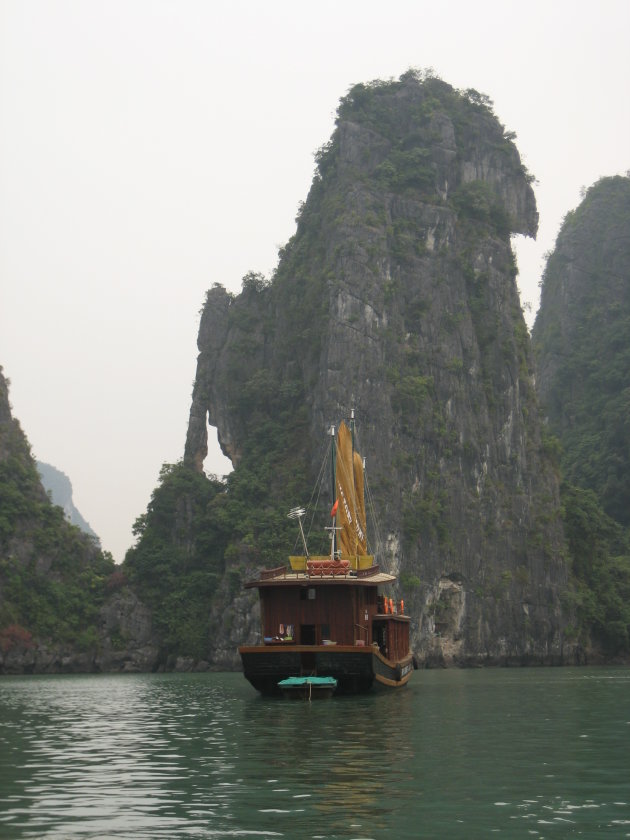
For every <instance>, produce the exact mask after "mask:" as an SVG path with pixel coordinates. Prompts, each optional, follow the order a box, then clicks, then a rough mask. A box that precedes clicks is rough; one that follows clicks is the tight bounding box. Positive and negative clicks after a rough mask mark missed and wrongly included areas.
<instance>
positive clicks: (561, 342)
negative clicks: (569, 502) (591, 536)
mask: <svg viewBox="0 0 630 840" xmlns="http://www.w3.org/2000/svg"><path fill="white" fill-rule="evenodd" d="M532 338H533V341H534V346H535V348H536V354H537V359H538V371H539V373H538V390H539V393H540V397H541V401H542V403H543V404H544V408H545V411H546V413H547V415H548V417H549V424H550V426H551V428H552V430H553V431H554V433H555V434H557V435H558V436H559V437H560V439H561V441H562V447H563V459H562V460H563V470H564V474H565V476H566V478H567V479H568V480H569V481H571V482H572V483H574V484H576V485H578V486H579V487H583V488H588V489H590V490H593V492H594V493H595V494H596V495H597V497H598V498H599V499H600V501H601V503H602V505H603V508H604V510H605V511H606V513H607V514H608V515H609V516H611V517H613V518H614V519H616V520H617V521H618V522H620V523H621V524H622V525H624V526H628V525H630V425H629V423H628V418H629V417H630V178H627V177H621V176H615V177H612V178H602V179H601V180H600V181H598V182H597V183H596V184H595V185H594V186H592V187H591V188H590V189H589V190H588V192H587V193H586V195H585V196H584V199H583V201H582V202H581V204H580V206H579V207H578V208H577V209H576V210H574V211H571V212H570V213H568V214H567V216H566V217H565V220H564V223H563V225H562V228H561V230H560V233H559V234H558V238H557V241H556V246H555V248H554V251H553V253H552V254H551V255H550V257H549V260H548V263H547V267H546V270H545V275H544V279H543V285H542V294H541V301H540V310H539V312H538V316H537V318H536V323H535V325H534V330H533V334H532Z"/></svg>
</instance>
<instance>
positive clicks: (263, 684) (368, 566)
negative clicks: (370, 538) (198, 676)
mask: <svg viewBox="0 0 630 840" xmlns="http://www.w3.org/2000/svg"><path fill="white" fill-rule="evenodd" d="M353 414H354V413H353ZM331 435H332V446H331V452H332V487H333V505H332V510H331V517H332V526H331V527H330V528H328V529H327V530H329V531H330V534H331V550H330V554H329V555H326V556H315V557H313V556H310V555H309V552H308V548H307V541H306V538H305V536H304V530H303V527H302V516H303V515H304V514H305V511H304V510H302V509H300V508H296V509H294V510H293V511H291V513H290V514H289V516H290V517H293V518H297V519H298V522H299V525H300V533H301V535H302V542H303V546H304V552H305V553H304V555H303V556H297V557H289V565H288V566H279V567H278V568H274V569H267V570H264V571H262V572H261V574H260V577H259V578H258V579H257V580H253V581H250V582H249V583H247V584H246V587H247V588H257V589H258V592H259V597H260V612H261V629H262V638H263V643H262V644H259V645H251V646H250V645H245V646H243V647H240V648H239V653H240V655H241V660H242V663H243V670H244V673H245V677H246V678H247V679H248V680H249V682H250V683H251V684H252V685H253V686H254V688H256V689H257V690H258V691H260V692H261V693H262V694H265V695H271V694H279V693H280V691H281V687H280V685H279V683H281V682H283V681H285V686H286V681H287V680H289V679H290V678H304V677H313V676H316V677H330V678H332V679H333V680H335V681H336V684H337V685H336V694H357V693H361V692H365V691H369V690H370V689H372V688H373V687H388V688H390V687H391V688H398V687H400V686H404V685H405V684H406V683H407V682H408V680H409V678H410V676H411V673H412V671H413V667H414V665H413V656H412V654H411V651H410V649H409V626H410V619H409V616H407V615H405V614H404V602H403V601H400V602H399V604H395V603H394V602H393V600H392V599H391V598H389V597H387V596H386V594H385V592H384V590H385V587H387V586H388V585H390V584H392V583H393V582H394V581H395V580H396V578H395V576H394V575H390V574H387V573H386V572H384V571H382V570H381V569H379V567H378V565H376V564H375V562H374V557H373V556H372V555H369V554H368V553H367V538H366V518H365V500H364V476H363V462H362V460H361V457H360V456H359V454H358V453H357V452H356V451H355V449H354V419H353V420H352V421H351V429H349V428H348V426H347V425H346V424H345V423H341V425H340V427H339V431H338V434H337V437H336V439H335V434H334V429H333V430H332V431H331ZM302 685H308V683H306V682H305V681H304V680H302ZM285 693H286V692H285Z"/></svg>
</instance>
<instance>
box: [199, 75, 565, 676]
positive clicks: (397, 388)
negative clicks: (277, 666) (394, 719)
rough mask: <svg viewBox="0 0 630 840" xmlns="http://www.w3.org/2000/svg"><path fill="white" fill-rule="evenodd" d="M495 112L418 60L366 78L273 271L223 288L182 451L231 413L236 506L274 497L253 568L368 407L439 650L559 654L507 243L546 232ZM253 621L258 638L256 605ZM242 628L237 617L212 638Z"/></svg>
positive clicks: (385, 520)
mask: <svg viewBox="0 0 630 840" xmlns="http://www.w3.org/2000/svg"><path fill="white" fill-rule="evenodd" d="M490 106H491V103H490V102H489V101H488V100H487V98H486V97H484V96H482V95H480V94H478V93H477V92H476V91H472V90H471V91H466V92H461V91H456V90H454V89H453V88H452V87H450V86H449V85H448V84H446V83H444V82H442V81H441V80H439V79H435V78H422V77H421V76H419V75H418V74H417V73H415V72H409V73H407V74H405V75H404V76H402V77H401V78H400V80H398V81H393V82H383V83H381V82H376V83H372V84H369V85H357V86H356V87H354V88H352V90H351V91H350V92H349V94H348V95H347V96H346V97H345V98H344V99H343V100H342V101H341V104H340V107H339V110H338V119H337V125H336V129H335V131H334V134H333V136H332V138H331V140H330V142H329V143H328V144H326V146H324V147H323V148H322V149H321V150H320V151H319V153H318V154H317V156H316V160H317V171H316V174H315V178H314V181H313V185H312V187H311V190H310V193H309V195H308V198H307V200H306V202H305V203H304V205H303V206H302V207H301V210H300V213H299V217H298V222H297V230H296V233H295V235H294V236H293V238H292V239H291V240H290V241H289V243H288V244H287V245H286V247H285V248H284V249H283V250H282V251H281V254H280V261H279V265H278V268H277V271H276V273H275V275H274V277H273V278H272V280H271V281H267V280H265V279H264V278H262V277H261V276H259V275H255V274H251V275H248V276H247V277H246V278H245V279H244V281H243V290H242V292H241V294H240V295H238V296H237V297H234V296H231V295H230V294H228V293H227V292H226V291H225V290H224V289H223V288H222V287H221V286H215V287H214V288H213V289H211V290H210V291H209V292H208V295H207V300H206V305H205V307H204V311H203V315H202V319H201V324H200V329H199V339H198V345H199V350H200V355H199V360H198V368H197V376H196V381H195V387H194V393H193V401H192V406H191V412H190V424H189V430H188V437H187V441H186V449H185V459H184V463H185V465H187V466H188V468H190V469H193V470H197V471H200V470H201V468H202V464H203V459H204V457H205V454H206V450H207V421H209V422H210V424H211V425H213V426H216V427H217V429H218V436H219V441H220V443H221V446H222V448H223V450H224V452H225V453H226V454H227V455H228V456H229V457H230V458H231V460H232V463H233V465H234V467H235V472H234V474H233V476H231V478H230V481H231V489H230V487H229V488H228V497H229V496H230V492H232V498H231V500H229V503H233V502H234V496H235V488H238V487H241V490H242V492H243V494H244V495H243V508H242V510H243V517H245V518H247V517H249V520H251V519H252V511H253V512H254V513H255V512H256V511H258V512H259V513H260V516H259V519H258V523H257V524H253V525H252V524H251V523H250V524H248V527H247V533H241V534H240V536H239V540H240V542H239V546H240V548H239V549H238V550H233V551H232V552H231V555H230V560H229V562H227V561H226V569H228V568H230V567H232V568H233V569H237V570H239V569H242V568H244V564H245V565H246V564H247V563H251V562H254V563H256V562H258V563H262V562H268V560H269V559H271V558H270V554H269V552H267V551H265V550H260V544H261V540H264V539H265V536H264V535H265V532H266V529H268V528H269V527H273V522H274V521H276V520H274V519H272V517H271V515H270V513H271V511H272V510H273V512H274V515H275V514H277V512H278V511H279V510H280V509H281V508H282V506H286V505H288V504H290V505H293V504H298V503H304V502H305V501H307V499H308V497H306V498H304V495H299V494H305V493H306V486H307V484H309V483H311V484H312V483H314V481H315V478H316V475H317V467H318V466H319V453H320V452H321V445H322V441H323V440H325V437H326V431H327V428H328V426H329V425H330V424H331V423H335V422H337V421H338V420H339V419H340V418H347V417H348V416H349V414H350V410H351V409H352V408H354V409H355V410H356V414H357V418H358V424H359V431H360V437H361V447H362V452H363V453H364V454H367V456H368V470H369V474H370V476H371V486H372V491H373V494H374V497H375V501H376V506H377V510H378V512H379V519H380V523H381V527H382V529H383V530H384V532H385V533H384V535H383V536H384V546H385V548H384V554H383V556H381V557H380V562H381V565H383V566H385V567H387V568H389V569H390V570H391V571H393V572H395V573H398V574H399V576H400V581H399V585H400V587H401V593H402V594H403V595H404V597H405V601H406V604H408V605H409V606H408V611H410V612H411V614H412V615H413V616H414V617H415V618H416V620H417V621H416V623H415V624H414V630H413V647H414V649H415V651H416V653H417V654H418V655H419V656H420V657H421V658H423V659H424V660H425V661H427V662H433V661H435V662H441V661H444V662H458V663H472V662H478V661H485V662H528V661H560V660H561V658H562V657H563V655H565V656H566V654H567V651H568V650H569V647H570V644H568V643H567V641H566V639H565V637H564V626H565V623H566V621H567V617H566V616H564V615H563V612H562V607H561V595H562V593H563V591H564V590H565V589H566V586H567V568H566V562H565V559H564V554H563V536H562V526H561V522H560V519H559V501H558V486H557V478H556V476H555V474H554V472H553V469H552V468H551V466H550V464H549V463H548V461H547V459H546V458H545V456H544V453H543V450H542V445H541V435H540V423H539V413H538V406H537V402H536V396H535V393H534V388H533V384H532V383H533V369H532V359H531V353H530V345H529V337H528V334H527V329H526V326H525V323H524V320H523V316H522V312H521V308H520V303H519V297H518V292H517V288H516V283H515V277H516V274H517V269H516V265H515V259H514V255H513V253H512V250H511V247H510V236H511V234H513V233H522V234H526V235H530V236H534V235H535V233H536V228H537V212H536V206H535V200H534V195H533V192H532V189H531V186H530V180H531V179H530V178H529V177H528V175H527V172H526V170H525V169H524V167H523V165H522V164H521V161H520V158H519V154H518V151H517V149H516V147H515V145H514V143H513V142H512V141H513V136H512V135H510V134H508V133H506V132H505V131H504V129H503V127H502V126H501V125H500V123H499V122H498V120H497V119H496V117H495V116H494V114H493V112H492V109H491V107H490ZM289 491H291V492H289ZM226 504H228V502H227V501H226ZM286 509H288V508H286ZM264 511H267V514H266V515H263V512H264ZM276 518H277V521H278V522H280V519H279V514H278V515H277V517H276ZM249 520H248V522H249ZM235 527H236V526H235ZM237 530H238V528H237ZM278 542H280V541H278ZM288 549H289V546H288V545H285V546H284V548H281V547H280V545H278V552H279V553H278V554H277V555H276V561H275V562H276V564H277V562H283V561H284V558H285V555H286V553H287V551H288ZM243 552H244V553H243ZM247 609H249V606H248V607H247ZM238 625H239V632H240V633H241V639H239V641H240V640H242V641H245V640H246V639H247V638H249V639H253V638H255V635H256V632H257V630H258V627H257V621H256V618H255V613H251V614H240V616H239V621H238ZM226 639H227V640H228V641H229V643H230V644H232V643H233V642H234V641H236V639H235V638H234V637H233V636H229V634H228V635H226V632H224V628H223V625H222V624H221V622H219V623H218V624H217V626H216V627H215V632H214V635H213V640H214V641H213V642H212V643H213V644H218V645H221V644H223V645H224V646H225V645H226ZM228 646H229V645H228Z"/></svg>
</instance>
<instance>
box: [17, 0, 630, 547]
mask: <svg viewBox="0 0 630 840" xmlns="http://www.w3.org/2000/svg"><path fill="white" fill-rule="evenodd" d="M629 32H630V2H629V0H619V2H617V1H616V0H600V2H599V3H593V2H588V3H587V2H580V0H569V1H568V2H564V0H555V1H554V0H544V2H539V0H529V2H523V0H521V2H518V3H516V2H512V0H497V2H491V0H476V2H470V0H461V1H460V2H456V1H455V0H450V2H449V0H441V2H436V0H430V2H426V1H425V0H415V2H411V0H409V2H404V1H403V0H389V2H388V3H384V2H382V1H381V2H373V0H345V1H344V0H334V2H333V1H332V0H317V2H310V0H302V2H297V0H291V2H289V1H288V0H287V2H284V0H282V1H281V0H265V2H262V0H256V1H255V2H254V0H237V1H236V2H234V1H233V2H225V0H224V1H223V2H217V1H216V0H215V2H211V0H205V1H204V2H201V0H177V2H175V0H173V1H172V2H171V1H170V0H169V1H168V2H166V0H50V1H49V2H45V1H44V0H0V364H2V365H3V366H4V372H5V375H6V376H8V377H9V378H10V379H11V383H12V386H11V402H12V406H13V412H14V416H16V417H17V418H18V419H19V420H20V422H21V424H22V427H23V429H24V431H25V432H26V434H27V436H28V438H29V440H30V442H31V444H32V447H33V452H34V454H35V456H36V457H37V458H39V459H40V460H43V461H46V462H48V463H51V464H53V465H54V466H56V467H57V468H58V469H61V470H63V471H64V472H65V473H66V474H67V475H68V476H69V477H70V479H71V481H72V484H73V488H74V501H75V504H76V505H77V506H78V508H79V509H80V511H81V513H82V514H83V515H84V516H85V517H86V519H88V521H89V522H90V524H91V525H92V527H93V528H94V529H95V530H96V532H97V533H98V534H99V535H100V536H101V539H102V542H103V547H104V548H105V549H107V550H109V551H111V552H112V553H113V554H114V557H115V559H116V560H117V561H120V560H122V559H123V557H124V553H125V550H126V549H127V548H128V547H129V546H130V545H131V544H132V543H133V538H132V536H131V525H132V523H133V521H134V519H135V518H136V517H137V516H138V515H140V514H141V513H143V512H144V510H145V509H146V505H147V502H148V501H149V498H150V494H151V492H152V490H153V489H154V487H155V486H156V484H157V477H158V472H159V469H160V466H161V464H162V463H163V462H165V461H168V462H173V461H176V460H178V459H179V458H180V457H181V456H182V454H183V448H184V441H185V436H186V427H187V422H188V411H189V408H190V397H191V392H192V382H193V379H194V375H195V365H196V356H197V348H196V337H197V328H198V323H199V314H198V313H199V310H200V308H201V306H202V303H203V300H204V294H205V291H206V289H208V288H209V287H210V286H211V285H212V284H213V283H215V282H220V283H222V284H223V285H225V286H226V287H227V288H229V289H231V290H233V291H239V289H240V283H241V278H242V277H243V275H244V274H245V273H246V272H247V271H249V270H254V271H262V272H264V273H266V274H268V273H269V272H271V271H272V270H273V268H274V266H275V264H276V259H277V249H278V247H279V246H281V245H283V244H284V243H285V242H286V241H287V239H288V238H289V237H290V236H291V235H292V233H293V232H294V230H295V222H294V218H295V214H296V211H297V207H298V204H299V202H300V201H303V200H304V199H305V198H306V194H307V191H308V188H309V185H310V182H311V178H312V173H313V167H314V163H313V153H314V152H315V150H316V149H317V148H318V147H319V146H320V145H321V144H322V143H324V142H326V141H327V140H328V139H329V137H330V134H331V132H332V130H333V121H334V115H335V111H336V108H337V104H338V101H339V98H340V97H341V96H343V95H344V94H345V93H346V92H347V90H348V88H349V87H350V86H351V85H353V84H355V83H356V82H362V81H363V82H365V81H369V80H371V79H375V78H390V77H398V76H399V75H400V74H401V73H403V72H404V71H405V70H406V69H408V68H409V67H421V68H426V67H433V68H434V70H435V72H436V73H437V74H438V75H439V76H441V77H442V78H443V79H444V80H445V81H446V82H449V83H450V84H452V85H454V86H455V87H458V88H467V87H473V88H476V89H477V90H479V91H480V92H482V93H485V94H487V95H488V96H489V97H490V98H491V99H493V100H494V108H495V112H496V114H497V116H498V117H499V119H500V120H501V122H502V123H503V124H504V125H505V126H506V127H507V128H508V129H509V130H512V131H515V132H516V133H517V135H518V137H517V141H516V142H517V145H518V147H519V150H520V152H521V155H522V157H523V160H524V162H525V164H526V165H527V166H528V168H529V169H530V171H531V172H532V173H533V174H534V175H535V176H536V177H537V178H538V180H539V184H538V186H537V187H536V197H537V202H538V209H539V212H540V231H539V235H538V240H537V242H531V241H530V240H527V241H526V240H524V239H523V238H522V237H518V238H516V239H515V245H516V248H517V253H518V259H519V265H520V268H521V276H520V278H519V285H520V288H521V291H522V295H523V303H524V304H527V303H529V304H530V305H531V307H532V310H531V312H530V313H529V314H528V313H526V316H527V320H528V322H529V323H530V325H531V323H532V321H533V316H534V314H535V310H536V308H537V306H538V281H539V280H540V275H541V268H542V265H543V254H544V253H545V252H546V251H547V250H549V249H550V248H552V247H553V244H554V241H555V237H556V235H557V232H558V229H559V226H560V223H561V220H562V217H563V216H564V214H565V213H566V212H567V210H569V209H571V208H573V207H575V206H576V205H577V204H578V203H579V201H580V189H581V188H582V187H583V186H586V187H588V186H590V185H591V184H592V183H593V182H594V181H595V180H597V179H598V178H599V177H601V176H604V175H613V174H617V173H624V172H625V171H626V170H628V169H629V168H630V86H629V82H630V49H629V48H628V33H629ZM206 469H207V470H208V471H209V472H217V473H219V474H222V473H224V472H227V471H228V469H229V462H227V461H226V460H225V459H223V458H222V456H221V455H220V453H219V450H218V446H216V445H215V453H214V454H211V455H210V456H209V457H208V459H207V460H206Z"/></svg>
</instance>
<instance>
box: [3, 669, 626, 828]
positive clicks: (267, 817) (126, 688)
mask: <svg viewBox="0 0 630 840" xmlns="http://www.w3.org/2000/svg"><path fill="white" fill-rule="evenodd" d="M496 834H499V835H503V836H504V837H509V838H513V837H514V838H519V837H523V838H560V837H573V836H581V837H586V838H597V837H614V838H618V837H630V670H622V669H587V668H583V669H567V668H565V669H518V670H517V669H496V670H494V669H493V670H490V669H489V670H469V671H418V672H416V673H415V674H414V675H413V680H412V683H411V684H410V685H409V686H408V687H407V688H406V689H403V690H401V691H398V692H392V693H386V694H379V695H377V694H374V695H368V696H365V697H359V698H352V697H349V698H334V699H332V700H320V701H318V702H314V703H308V702H302V701H291V700H267V699H261V698H260V697H258V695H257V694H256V693H255V692H254V691H253V689H251V688H250V686H249V684H248V683H247V682H246V681H245V680H244V678H243V677H242V675H240V674H194V675H182V674H178V675H141V676H136V675H120V676H82V677H29V678H22V677H19V678H18V677H3V678H0V838H11V840H19V838H25V837H34V838H44V837H46V838H127V837H129V838H151V839H152V838H221V837H246V838H247V837H283V838H297V840H300V838H385V837H395V838H407V837H409V838H416V837H423V838H443V837H444V838H478V837H489V836H494V835H496Z"/></svg>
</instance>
